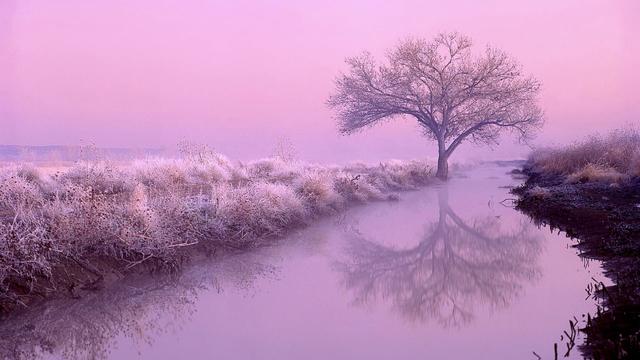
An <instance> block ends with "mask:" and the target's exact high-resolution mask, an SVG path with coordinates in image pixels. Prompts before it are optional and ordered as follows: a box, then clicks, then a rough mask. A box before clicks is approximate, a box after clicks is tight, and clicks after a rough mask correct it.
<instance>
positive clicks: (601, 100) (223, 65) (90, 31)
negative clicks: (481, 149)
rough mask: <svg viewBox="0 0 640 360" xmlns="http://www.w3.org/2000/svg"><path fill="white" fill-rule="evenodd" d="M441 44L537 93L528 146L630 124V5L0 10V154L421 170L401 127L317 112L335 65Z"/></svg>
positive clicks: (542, 0)
mask: <svg viewBox="0 0 640 360" xmlns="http://www.w3.org/2000/svg"><path fill="white" fill-rule="evenodd" d="M450 30H457V31H460V32H463V33H466V34H468V35H470V36H472V37H473V38H474V39H475V42H476V44H477V45H479V46H482V45H484V44H486V43H490V44H492V45H495V46H497V47H500V48H502V49H504V50H506V51H507V52H509V53H510V54H512V55H513V56H515V57H516V58H518V59H519V60H520V61H521V62H522V64H523V65H524V67H525V69H526V70H527V71H528V72H530V73H531V74H533V75H535V76H536V77H538V78H539V79H540V80H541V81H542V82H543V84H544V88H543V97H542V104H543V107H544V108H545V111H546V114H547V125H546V127H545V129H544V131H543V133H542V134H541V136H540V138H539V140H538V142H539V143H549V142H559V141H564V140H568V139H574V138H576V137H578V136H582V135H584V134H587V133H590V132H593V131H597V130H605V129H608V128H612V127H616V126H620V125H622V124H628V123H631V122H637V121H638V119H640V116H639V115H640V101H639V100H640V92H639V91H638V86H639V85H638V84H640V75H639V73H640V72H639V71H638V69H637V64H640V45H639V43H640V40H638V38H637V36H638V34H640V2H638V1H635V0H629V1H616V0H609V1H605V0H600V1H590V0H563V1H557V0H556V1H552V0H539V1H529V2H527V4H525V3H524V2H522V1H513V0H510V1H502V0H493V1H484V2H482V4H481V2H480V1H446V2H445V1H437V2H435V1H424V0H422V1H418V0H416V1H322V2H314V3H312V2H303V1H275V0H273V1H255V2H250V1H233V2H230V1H204V0H201V1H196V0H193V1H178V0H174V1H162V0H148V1H143V0H138V1H129V0H109V1H106V0H104V1H98V0H96V1H86V0H59V1H47V0H41V1H35V0H3V1H1V2H0V143H4V144H7V143H9V144H31V145H37V144H78V143H80V141H94V142H95V143H96V144H98V145H99V146H172V145H174V144H175V143H176V142H178V141H179V140H181V139H188V140H192V141H196V142H204V143H208V144H210V145H212V146H214V147H215V148H216V149H218V150H220V151H222V152H225V153H228V154H230V155H231V156H233V157H240V158H246V157H256V156H261V155H268V154H269V152H270V151H271V149H272V148H273V144H274V143H275V142H276V139H277V138H279V137H282V136H286V137H289V138H290V139H291V141H292V142H293V143H294V144H295V145H296V146H297V148H298V151H299V153H300V155H301V156H302V157H304V158H307V159H310V160H333V159H344V158H349V159H356V158H363V159H367V160H372V159H376V158H387V157H401V158H402V157H405V158H406V157H416V156H421V155H423V154H424V155H428V154H430V153H431V149H432V148H433V146H432V145H431V144H429V143H427V142H426V140H424V139H422V138H421V137H420V136H419V133H418V132H417V131H416V128H415V126H414V125H413V124H412V123H410V122H404V123H403V122H401V121H400V122H393V123H389V124H386V125H384V126H381V127H379V128H377V129H375V130H372V131H367V132H364V133H362V134H359V135H357V136H354V137H349V138H345V137H342V136H339V135H337V133H336V126H335V122H334V121H333V120H332V118H331V112H330V111H329V109H327V107H326V106H325V104H324V102H325V100H326V98H327V96H328V95H329V93H330V92H331V91H332V87H333V85H332V81H333V79H334V77H335V76H336V75H337V73H338V72H339V71H340V70H341V69H344V63H343V60H344V58H345V57H347V56H351V55H354V54H357V53H359V52H361V51H362V50H370V51H372V52H373V53H375V54H381V53H384V51H385V49H387V48H389V47H390V46H393V45H394V44H395V43H396V42H397V40H398V39H400V38H402V37H405V36H408V35H413V36H424V37H431V36H433V35H434V34H436V33H437V32H440V31H450ZM511 148H512V147H509V146H507V147H504V149H511ZM504 149H503V153H504V152H505V151H506V150H504ZM465 152H466V153H472V152H475V150H474V149H473V148H471V147H467V148H466V149H464V150H463V154H464V153H465Z"/></svg>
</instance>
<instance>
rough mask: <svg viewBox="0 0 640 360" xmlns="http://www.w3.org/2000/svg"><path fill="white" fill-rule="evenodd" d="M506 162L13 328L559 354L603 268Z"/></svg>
mask: <svg viewBox="0 0 640 360" xmlns="http://www.w3.org/2000/svg"><path fill="white" fill-rule="evenodd" d="M509 170H511V168H510V167H508V166H499V165H497V164H485V165H482V166H480V167H478V168H474V169H470V170H463V171H459V172H458V173H457V176H455V177H454V178H453V179H452V180H451V181H450V182H448V183H447V184H446V185H434V186H431V187H428V188H425V189H422V190H419V191H415V192H407V193H402V194H400V197H401V200H400V201H398V202H384V203H377V204H373V205H367V206H361V207H357V208H354V209H352V210H350V211H348V212H346V213H344V214H342V215H340V216H336V217H332V218H326V219H323V220H321V221H319V222H318V223H316V224H314V225H312V226H310V227H308V228H306V229H304V230H299V231H296V232H295V233H293V234H291V235H290V236H288V237H287V238H284V239H281V240H279V241H277V242H276V243H274V244H273V245H270V246H268V247H265V248H262V249H259V250H256V251H251V252H249V253H245V254H240V255H233V256H225V257H224V258H220V257H214V258H213V259H202V260H199V261H198V262H197V263H195V264H193V265H191V266H189V267H188V268H187V269H185V271H184V272H183V273H181V274H179V275H178V276H165V277H162V276H155V277H151V278H146V277H142V278H135V279H127V280H126V281H124V282H123V283H121V284H118V285H117V286H114V287H113V288H110V289H106V290H104V291H101V292H97V293H95V294H91V295H90V296H87V297H85V298H83V299H79V300H73V301H67V302H64V303H52V304H49V305H48V306H47V308H46V309H45V310H41V311H39V312H35V311H32V312H31V313H30V314H29V315H28V317H27V318H26V319H25V318H23V319H21V320H19V321H21V324H20V326H17V325H16V324H3V325H2V327H1V328H0V334H2V335H3V336H5V338H6V340H5V342H12V344H13V343H15V344H17V345H15V346H16V349H18V350H19V351H22V352H23V353H25V354H26V353H28V352H29V351H31V350H32V351H33V352H32V353H30V355H33V357H36V358H48V359H58V358H65V357H66V358H84V357H88V358H94V357H97V358H106V359H129V358H132V359H138V358H139V359H176V358H180V359H209V358H224V359H257V358H259V359H299V358H305V359H356V358H360V359H396V358H397V359H425V358H433V359H443V358H447V359H471V358H473V359H535V358H536V357H535V356H534V354H533V352H534V351H535V352H536V353H537V354H539V355H540V356H542V358H545V359H548V358H553V344H554V343H558V348H559V353H560V354H559V356H560V357H562V355H564V353H565V351H566V342H567V339H566V336H563V337H562V339H561V334H562V333H563V331H565V330H566V331H567V332H569V320H570V319H573V318H574V316H575V317H576V318H577V319H578V320H579V321H582V320H583V318H582V315H583V314H585V313H587V312H591V313H593V311H594V309H595V305H594V303H593V301H591V300H590V299H587V300H585V298H586V297H587V293H586V292H585V288H587V287H588V285H589V284H590V283H592V282H593V279H592V277H594V278H596V279H598V280H601V279H604V278H603V276H602V274H601V270H600V267H599V265H598V264H597V263H595V262H591V263H585V262H584V261H583V260H581V259H580V258H579V257H578V256H577V255H576V250H575V249H573V248H571V247H570V245H571V244H572V243H573V242H572V241H571V240H569V239H566V238H565V237H564V235H562V234H557V233H550V232H549V230H548V229H545V228H538V227H536V226H535V225H534V224H532V223H531V222H530V220H529V219H528V218H527V217H526V216H524V215H522V214H520V213H518V212H517V211H515V210H514V209H513V208H511V207H510V201H509V200H508V199H510V198H512V197H513V196H512V195H510V194H509V193H508V190H509V189H508V187H509V186H513V185H516V184H518V183H519V181H520V180H517V179H514V178H512V177H511V176H510V175H507V172H508V171H509ZM504 200H506V201H504ZM16 321H18V320H16ZM16 329H18V330H16ZM21 334H22V335H21ZM14 338H15V339H19V340H15V339H14ZM580 340H581V338H580V336H579V335H578V337H577V339H576V341H577V342H578V343H579V342H580ZM3 346H7V345H6V344H4V345H3ZM569 358H580V356H579V353H578V350H577V348H576V349H573V350H572V351H571V352H570V354H569Z"/></svg>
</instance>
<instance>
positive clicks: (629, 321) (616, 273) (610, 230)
mask: <svg viewBox="0 0 640 360" xmlns="http://www.w3.org/2000/svg"><path fill="white" fill-rule="evenodd" d="M517 172H520V173H522V174H523V175H524V176H526V179H527V180H526V182H525V183H524V184H523V185H522V186H520V187H518V188H515V189H514V190H513V191H512V192H513V193H514V194H516V195H517V196H518V199H517V201H516V208H517V209H518V210H520V211H522V212H524V213H525V214H527V215H529V216H530V217H531V218H532V219H534V221H536V222H537V223H538V224H539V225H546V226H549V227H550V228H551V229H552V231H553V230H558V231H564V232H565V233H566V234H567V235H568V236H570V237H572V238H574V239H576V245H575V247H576V248H577V249H579V251H580V256H581V257H583V258H586V259H597V260H600V261H602V264H603V268H604V270H605V274H606V275H607V277H608V278H610V279H611V280H612V282H613V285H612V286H605V285H604V284H602V283H601V282H600V283H598V282H597V283H594V284H593V286H591V287H588V288H587V289H585V290H586V292H587V295H588V296H593V297H594V298H596V299H597V300H599V301H600V307H599V309H598V311H597V313H596V314H593V317H591V315H590V317H589V318H588V319H587V321H586V325H585V326H584V327H583V328H582V329H581V330H582V331H583V332H584V333H585V334H586V335H587V336H586V341H585V343H584V344H582V345H581V346H580V349H581V351H582V353H583V355H584V356H585V357H586V358H590V359H619V358H624V359H634V358H638V357H640V342H639V339H640V337H639V334H640V178H638V177H629V178H626V179H624V181H616V182H605V181H588V180H583V181H578V182H575V181H568V177H567V176H564V175H562V174H561V173H558V172H545V171H541V170H540V167H537V168H536V166H535V164H532V163H531V162H529V163H528V164H527V165H525V167H524V168H523V170H522V171H517Z"/></svg>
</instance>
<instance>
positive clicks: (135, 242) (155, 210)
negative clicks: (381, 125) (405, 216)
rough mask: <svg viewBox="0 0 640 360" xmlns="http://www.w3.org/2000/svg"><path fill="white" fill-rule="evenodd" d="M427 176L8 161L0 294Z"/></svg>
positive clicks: (296, 218) (214, 241) (278, 221)
mask: <svg viewBox="0 0 640 360" xmlns="http://www.w3.org/2000/svg"><path fill="white" fill-rule="evenodd" d="M431 179H432V176H431V167H430V166H429V165H428V164H427V163H425V162H421V161H402V162H400V161H391V162H386V163H381V164H379V165H377V166H366V165H361V164H360V165H352V166H344V167H324V166H319V165H310V164H305V163H300V162H293V161H284V160H282V159H281V158H269V159H263V160H258V161H254V162H251V163H246V164H243V163H234V162H231V161H229V160H228V159H227V158H225V157H224V156H222V155H219V154H215V153H206V154H199V155H198V156H186V157H184V158H175V159H170V158H153V159H147V160H138V161H134V162H132V163H130V164H127V165H122V164H120V165H116V164H114V163H110V162H109V161H92V162H79V163H77V164H75V165H74V166H72V167H70V168H68V169H66V170H64V171H61V172H57V173H55V174H50V173H43V172H41V171H40V170H39V169H38V168H37V167H33V166H29V165H13V166H5V167H2V168H0V299H2V300H3V301H4V302H6V301H7V300H9V301H14V302H17V303H19V302H21V301H22V300H21V299H22V296H24V295H25V294H30V293H31V292H33V291H34V288H36V287H37V286H38V284H39V283H42V281H43V279H44V281H49V282H51V283H52V284H53V285H51V286H52V287H53V288H55V281H53V282H52V281H51V280H52V278H53V277H55V274H57V273H59V272H60V271H64V266H65V264H69V263H73V264H78V265H79V266H80V267H81V268H83V269H86V270H87V271H90V272H92V273H94V274H99V273H100V272H101V269H100V268H99V266H98V265H96V264H104V263H105V261H107V262H109V264H111V266H117V267H118V269H119V270H123V269H126V268H130V267H133V266H136V265H137V264H140V263H142V262H145V261H147V260H150V259H152V260H156V261H160V262H162V263H173V262H174V261H176V257H177V255H178V254H177V252H178V250H179V249H181V248H185V247H189V248H197V247H196V245H212V246H224V247H232V248H238V247H245V246H250V245H252V244H254V243H255V242H256V241H257V240H259V239H264V238H266V237H273V236H278V235H281V234H283V233H284V232H286V231H287V230H290V229H292V228H295V227H299V226H303V225H305V224H307V223H309V222H310V221H312V220H313V219H315V218H317V217H319V216H323V215H327V214H332V213H336V212H338V211H341V210H343V209H344V208H346V207H347V206H349V205H352V204H356V203H365V202H369V201H378V200H387V199H394V198H396V197H395V196H394V194H393V192H394V191H402V190H411V189H415V188H418V187H420V186H423V185H426V184H427V183H429V182H430V181H431ZM94 259H100V260H99V261H94ZM49 290H50V289H49ZM39 291H40V290H39ZM43 291H44V290H43ZM47 291H48V290H47Z"/></svg>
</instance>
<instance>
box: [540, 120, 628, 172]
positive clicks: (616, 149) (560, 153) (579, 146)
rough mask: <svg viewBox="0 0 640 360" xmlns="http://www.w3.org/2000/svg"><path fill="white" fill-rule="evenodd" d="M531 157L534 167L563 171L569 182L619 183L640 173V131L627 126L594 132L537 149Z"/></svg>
mask: <svg viewBox="0 0 640 360" xmlns="http://www.w3.org/2000/svg"><path fill="white" fill-rule="evenodd" d="M529 161H530V163H531V165H532V167H533V170H534V171H538V172H542V173H548V174H556V175H561V176H563V177H565V180H566V182H568V183H578V182H603V183H611V184H619V183H622V182H625V181H628V180H630V179H632V178H637V177H638V176H640V133H639V132H638V130H636V129H623V130H614V131H612V132H610V133H609V134H607V135H604V136H600V135H594V136H591V137H589V138H588V139H586V140H584V141H580V142H577V143H574V144H571V145H569V146H566V147H560V148H553V149H540V150H536V151H534V152H533V154H532V155H531V157H530V158H529Z"/></svg>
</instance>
